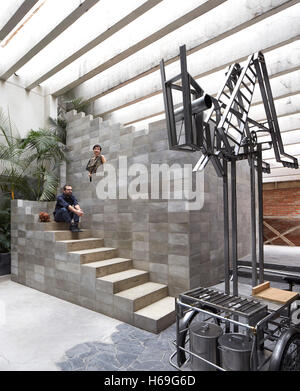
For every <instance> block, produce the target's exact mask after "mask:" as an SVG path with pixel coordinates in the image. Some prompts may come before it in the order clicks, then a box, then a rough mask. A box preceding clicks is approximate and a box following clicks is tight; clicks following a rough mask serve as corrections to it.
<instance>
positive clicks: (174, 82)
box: [160, 46, 300, 370]
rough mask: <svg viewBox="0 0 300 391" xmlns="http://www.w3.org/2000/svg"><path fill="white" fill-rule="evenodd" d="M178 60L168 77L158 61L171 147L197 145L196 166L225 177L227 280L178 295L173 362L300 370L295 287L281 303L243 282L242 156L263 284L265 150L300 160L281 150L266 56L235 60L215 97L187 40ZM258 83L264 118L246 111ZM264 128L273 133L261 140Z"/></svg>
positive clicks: (291, 164) (255, 263) (280, 158)
mask: <svg viewBox="0 0 300 391" xmlns="http://www.w3.org/2000/svg"><path fill="white" fill-rule="evenodd" d="M180 65H181V72H180V73H179V74H178V75H176V76H173V77H171V78H170V79H166V74H165V66H164V61H163V60H162V61H161V64H160V68H161V79H162V90H163V96H164V104H165V112H166V123H167V131H168V140H169V148H170V149H173V150H180V151H186V152H198V153H199V152H200V153H201V156H200V159H199V161H198V163H197V164H196V166H195V167H194V170H193V171H198V170H203V169H205V167H206V165H207V164H208V162H209V161H210V162H211V163H212V164H213V167H214V169H215V171H216V173H217V175H218V176H219V177H220V178H222V181H223V205H224V207H223V213H224V285H223V286H222V287H220V286H213V287H210V288H205V287H198V288H196V289H194V290H191V291H188V292H185V293H182V294H180V295H179V298H178V299H177V301H176V314H177V337H176V347H177V349H176V352H175V353H174V354H173V355H172V357H171V360H170V362H171V364H172V365H174V366H175V367H176V368H177V369H181V370H183V369H187V368H188V367H189V368H190V369H194V370H197V369H204V370H208V369H211V368H212V369H217V370H245V369H247V370H263V369H266V368H268V369H270V370H279V369H282V370H299V369H300V329H299V328H297V327H296V326H295V325H293V322H292V318H293V317H292V315H291V311H292V307H294V305H295V304H296V300H297V297H298V295H297V294H293V295H290V296H289V297H288V298H287V299H286V300H285V301H282V302H281V304H276V303H273V302H272V301H269V300H268V301H267V300H265V299H259V298H257V297H252V296H251V293H252V291H250V290H251V287H250V286H247V285H244V286H243V285H242V284H239V283H238V262H237V261H238V246H237V229H238V227H237V212H238V211H237V192H236V165H237V163H238V162H239V161H241V160H247V161H248V163H249V168H250V189H251V202H250V208H251V248H252V253H251V254H252V265H251V271H252V289H254V288H256V287H257V286H259V285H257V284H258V282H259V284H260V285H262V284H264V251H263V199H262V173H263V172H265V173H269V172H270V165H269V164H268V163H266V162H264V161H263V155H262V153H263V151H265V150H270V149H272V150H273V151H274V156H275V159H276V161H277V162H279V163H281V164H282V165H283V166H284V167H288V168H291V169H297V168H298V161H297V159H296V158H295V157H293V156H291V155H288V154H287V153H286V152H285V151H284V147H283V143H282V139H281V133H280V128H279V124H278V120H277V115H276V110H275V105H274V101H273V96H272V91H271V86H270V81H269V77H268V73H267V68H266V64H265V59H264V56H263V54H262V53H261V52H258V53H255V54H253V55H251V56H249V58H248V59H247V61H246V62H245V64H244V65H243V66H241V65H240V64H238V63H236V64H233V65H231V66H230V67H229V69H228V71H227V73H226V76H225V81H224V84H223V85H222V86H221V88H220V90H219V93H218V94H217V96H216V97H212V96H210V95H208V94H206V93H205V92H204V90H203V89H202V88H201V87H200V85H199V84H198V83H197V82H196V80H195V79H193V77H192V76H191V75H190V74H189V73H188V71H187V61H186V48H185V46H182V47H181V48H180ZM256 85H258V86H259V90H260V91H259V92H260V94H261V98H262V102H263V106H264V109H265V113H266V118H267V120H266V121H264V122H259V121H256V120H254V119H253V118H250V117H249V111H250V107H251V102H252V98H253V93H254V89H255V86H256ZM174 91H176V93H177V96H178V91H179V92H181V93H182V95H181V96H182V106H180V107H175V104H174V102H176V101H175V97H174V96H173V92H174ZM259 134H262V135H264V136H269V138H268V137H264V138H263V140H264V141H263V142H259V140H260V139H259V137H258V136H259ZM229 167H230V171H231V175H230V176H229V175H228V171H229ZM229 182H230V186H229ZM229 191H230V194H231V215H230V216H229V211H230V209H229ZM229 217H231V219H230V218H229ZM230 224H231V235H230V234H229V232H230V230H229V225H230ZM230 236H231V237H230ZM257 236H258V237H257ZM230 241H231V246H230ZM230 249H231V250H230ZM230 267H232V287H231V284H230V276H229V274H230ZM257 268H258V270H257ZM239 291H242V294H240V293H239ZM283 292H284V291H283ZM188 344H189V345H188ZM195 351H197V352H198V353H199V354H197V353H195ZM186 353H187V354H188V356H189V357H187V356H186ZM175 355H176V356H177V363H176V364H175V363H174V358H175ZM189 364H190V366H189Z"/></svg>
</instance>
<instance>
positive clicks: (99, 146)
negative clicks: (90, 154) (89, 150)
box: [93, 144, 102, 151]
mask: <svg viewBox="0 0 300 391" xmlns="http://www.w3.org/2000/svg"><path fill="white" fill-rule="evenodd" d="M97 147H98V148H100V151H101V149H102V148H101V145H99V144H95V145H94V146H93V150H94V149H95V148H97Z"/></svg>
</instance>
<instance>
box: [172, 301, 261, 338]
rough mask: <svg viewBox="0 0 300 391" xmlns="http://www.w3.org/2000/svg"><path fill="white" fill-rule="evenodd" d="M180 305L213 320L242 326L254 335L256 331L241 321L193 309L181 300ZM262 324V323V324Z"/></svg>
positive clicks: (200, 309)
mask: <svg viewBox="0 0 300 391" xmlns="http://www.w3.org/2000/svg"><path fill="white" fill-rule="evenodd" d="M178 303H179V304H180V305H182V306H183V307H186V308H190V309H193V310H196V311H198V312H201V313H203V314H206V315H209V316H212V317H213V318H217V319H221V320H224V321H225V322H230V323H233V324H235V325H237V326H242V327H244V328H246V329H249V330H250V331H251V332H252V333H253V332H254V330H255V327H253V326H250V325H249V324H245V323H241V322H239V321H237V320H234V319H230V318H228V317H226V318H225V317H224V316H221V315H217V314H212V313H211V312H209V311H205V310H203V309H202V308H197V307H192V306H191V305H189V304H185V303H183V302H182V301H180V300H178ZM260 323H261V322H260Z"/></svg>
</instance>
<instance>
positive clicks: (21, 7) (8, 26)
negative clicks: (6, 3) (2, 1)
mask: <svg viewBox="0 0 300 391" xmlns="http://www.w3.org/2000/svg"><path fill="white" fill-rule="evenodd" d="M38 1H39V0H18V1H15V3H14V4H12V2H10V4H12V5H13V6H14V8H11V9H9V10H8V12H7V13H3V14H1V20H0V26H1V27H0V40H1V41H2V40H3V39H4V38H5V37H6V36H7V35H8V34H9V33H10V32H11V31H12V30H13V29H14V28H15V27H16V25H17V24H18V23H19V22H20V21H21V20H22V19H23V18H24V16H25V15H26V14H27V13H28V12H29V11H30V10H31V8H32V7H33V6H34V5H35V4H36V3H37V2H38ZM1 7H2V6H1ZM2 11H3V9H2ZM4 18H5V19H4ZM7 18H8V20H7ZM4 20H5V22H4ZM3 22H4V23H3Z"/></svg>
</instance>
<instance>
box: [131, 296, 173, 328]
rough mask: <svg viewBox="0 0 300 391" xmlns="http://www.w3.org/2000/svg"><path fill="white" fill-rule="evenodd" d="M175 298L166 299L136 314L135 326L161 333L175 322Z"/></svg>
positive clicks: (168, 297)
mask: <svg viewBox="0 0 300 391" xmlns="http://www.w3.org/2000/svg"><path fill="white" fill-rule="evenodd" d="M175 318H176V314H175V298H174V297H171V296H167V297H164V298H163V299H161V300H158V301H156V302H155V303H153V304H150V305H148V306H147V307H144V308H142V309H140V310H138V311H136V312H135V313H134V318H133V321H134V326H136V327H139V328H141V329H144V330H147V331H150V332H152V333H159V332H160V331H162V330H164V329H166V328H167V327H169V326H171V324H173V323H174V322H175Z"/></svg>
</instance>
